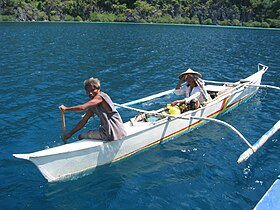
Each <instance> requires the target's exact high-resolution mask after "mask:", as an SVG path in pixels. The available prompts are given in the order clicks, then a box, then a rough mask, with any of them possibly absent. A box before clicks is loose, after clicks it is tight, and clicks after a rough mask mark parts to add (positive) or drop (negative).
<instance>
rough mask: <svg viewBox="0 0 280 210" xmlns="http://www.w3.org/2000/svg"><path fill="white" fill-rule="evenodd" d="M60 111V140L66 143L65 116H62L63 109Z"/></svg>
mask: <svg viewBox="0 0 280 210" xmlns="http://www.w3.org/2000/svg"><path fill="white" fill-rule="evenodd" d="M60 111H61V125H62V141H63V143H64V144H66V139H65V136H66V125H65V116H64V111H62V110H60Z"/></svg>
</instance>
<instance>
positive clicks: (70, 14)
mask: <svg viewBox="0 0 280 210" xmlns="http://www.w3.org/2000/svg"><path fill="white" fill-rule="evenodd" d="M0 20H1V21H97V22H153V23H155V22H156V23H183V24H206V25H233V26H241V25H242V26H257V27H277V28H280V0H1V1H0Z"/></svg>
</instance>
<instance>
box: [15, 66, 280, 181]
mask: <svg viewBox="0 0 280 210" xmlns="http://www.w3.org/2000/svg"><path fill="white" fill-rule="evenodd" d="M267 69H268V67H267V66H265V65H262V64H259V65H258V71H257V72H256V73H254V74H253V75H251V76H249V77H247V78H245V79H242V80H239V81H237V82H234V83H225V82H215V81H206V80H205V83H206V84H207V85H206V86H205V88H206V90H207V92H208V94H210V96H211V98H212V100H210V101H209V102H207V103H206V104H205V105H204V106H202V107H201V108H198V109H196V110H190V111H187V112H184V113H182V114H179V115H170V114H167V112H166V111H168V110H166V109H167V108H161V109H159V110H155V111H146V110H141V109H136V108H132V107H131V105H133V104H137V103H141V102H144V101H148V100H151V99H154V98H157V97H162V96H164V95H168V94H172V93H173V92H174V90H168V91H164V92H162V93H158V94H155V95H152V96H148V97H145V98H142V99H139V100H136V101H132V102H128V103H125V104H115V106H118V107H120V108H126V109H130V110H134V111H137V112H140V114H138V115H136V116H135V117H133V118H131V119H130V120H129V121H128V122H125V123H124V126H125V129H126V131H127V134H128V135H127V136H126V137H125V138H123V139H121V140H117V141H109V142H105V141H101V140H90V139H83V140H80V141H77V142H73V143H69V144H64V145H61V146H57V147H54V148H49V149H45V150H42V151H38V152H33V153H29V154H14V155H13V156H14V157H16V158H21V159H25V160H29V161H31V162H33V163H34V164H35V165H36V166H37V167H38V169H39V170H40V172H41V173H42V174H43V176H44V177H45V178H46V179H47V180H48V181H49V182H54V181H59V180H64V179H68V178H70V177H72V176H73V175H77V174H80V173H84V172H86V171H88V170H90V169H94V168H96V167H98V166H101V165H105V164H109V163H112V162H116V161H119V160H121V159H123V158H126V157H128V156H130V155H132V154H135V153H137V152H139V151H142V150H144V149H147V148H149V147H151V146H154V145H156V144H159V143H161V142H165V141H166V140H169V139H172V138H174V137H177V136H179V135H182V134H185V133H188V132H190V131H192V130H193V129H195V128H197V127H199V126H201V125H203V124H205V123H207V122H208V121H214V122H216V123H220V124H222V125H224V126H227V127H228V128H230V129H231V130H233V131H234V132H235V133H236V134H237V135H238V136H239V137H240V138H241V139H242V140H243V141H244V142H245V143H246V144H247V145H248V147H249V149H248V150H247V151H246V152H245V153H244V154H243V155H241V157H240V158H239V159H238V163H241V162H242V161H244V160H246V159H248V157H249V156H250V155H251V154H253V153H254V152H255V151H256V150H257V149H258V148H259V147H260V146H261V145H263V144H264V142H265V141H266V140H267V139H268V138H269V137H270V136H271V135H273V134H274V133H275V132H276V131H277V130H278V129H279V128H280V121H278V122H277V123H276V124H275V125H274V126H273V128H272V129H271V130H269V131H268V132H267V133H266V134H265V135H264V136H263V137H262V138H261V139H260V140H259V141H257V143H256V144H255V145H251V144H250V143H249V142H248V141H247V140H246V138H245V137H244V136H243V135H242V134H241V133H240V132H239V131H238V130H236V129H235V128H234V127H233V126H231V125H229V124H228V123H226V122H224V121H221V120H218V119H215V118H216V117H217V116H218V115H221V114H225V113H226V112H228V111H230V110H232V109H234V108H236V107H237V106H239V105H240V104H242V103H244V102H245V101H247V100H248V99H250V98H251V97H252V96H253V95H254V94H256V93H257V91H258V89H259V88H260V87H271V88H275V89H280V88H279V87H275V86H267V85H261V84H260V83H261V79H262V76H263V74H264V73H265V72H266V71H267ZM62 119H63V120H64V116H62Z"/></svg>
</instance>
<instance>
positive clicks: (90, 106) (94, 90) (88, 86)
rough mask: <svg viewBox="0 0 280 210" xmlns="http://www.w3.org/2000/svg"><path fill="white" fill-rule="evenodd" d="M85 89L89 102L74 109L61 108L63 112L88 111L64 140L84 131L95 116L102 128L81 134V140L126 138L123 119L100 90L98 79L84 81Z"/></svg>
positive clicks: (62, 106) (73, 107)
mask: <svg viewBox="0 0 280 210" xmlns="http://www.w3.org/2000/svg"><path fill="white" fill-rule="evenodd" d="M84 88H85V90H86V92H87V95H88V96H89V98H90V100H89V101H88V102H86V103H84V104H81V105H77V106H72V107H66V106H64V105H61V106H59V109H60V110H61V111H62V112H65V111H69V112H82V111H85V110H87V112H86V114H85V115H84V116H83V118H82V119H81V120H80V122H79V123H78V124H77V125H76V126H75V127H74V128H73V129H72V130H71V131H70V132H69V133H68V134H66V135H65V136H64V137H63V140H64V141H65V140H66V139H69V138H70V137H71V136H72V135H73V134H74V133H76V132H77V131H79V130H80V129H82V128H83V127H84V126H85V124H86V123H87V122H88V120H89V118H90V117H92V116H94V114H96V115H97V116H98V117H99V119H100V128H99V129H97V130H90V131H88V132H86V133H83V134H80V135H79V139H99V140H105V141H112V140H118V139H121V138H123V137H124V136H126V131H125V129H124V125H123V121H122V118H121V116H120V114H119V113H118V111H117V110H116V108H115V107H114V105H113V102H112V100H111V98H110V97H109V96H108V95H107V94H106V93H104V92H102V91H101V90H100V81H99V80H98V79H96V78H89V79H87V80H85V81H84Z"/></svg>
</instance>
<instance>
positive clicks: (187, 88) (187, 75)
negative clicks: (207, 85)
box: [171, 69, 208, 106]
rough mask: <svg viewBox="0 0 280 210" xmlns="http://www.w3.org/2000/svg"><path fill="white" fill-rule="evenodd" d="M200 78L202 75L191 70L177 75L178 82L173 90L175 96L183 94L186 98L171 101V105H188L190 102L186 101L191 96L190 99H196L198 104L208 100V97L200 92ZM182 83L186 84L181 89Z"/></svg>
mask: <svg viewBox="0 0 280 210" xmlns="http://www.w3.org/2000/svg"><path fill="white" fill-rule="evenodd" d="M200 78H202V75H201V74H200V73H199V72H196V71H194V70H192V69H188V70H187V71H185V72H183V73H181V74H180V75H179V82H178V84H177V86H176V88H175V94H176V95H184V94H185V96H186V98H184V99H181V100H176V101H173V102H172V103H171V105H172V106H175V105H181V104H188V103H189V102H190V100H188V98H189V97H190V96H192V98H193V97H194V98H196V99H197V100H198V102H199V104H203V102H204V101H206V100H207V99H208V95H207V93H204V92H203V90H202V89H203V88H202V85H201V82H202V80H201V79H200ZM184 81H185V82H186V83H185V84H184V85H183V86H182V87H181V85H182V83H183V82H184Z"/></svg>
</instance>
